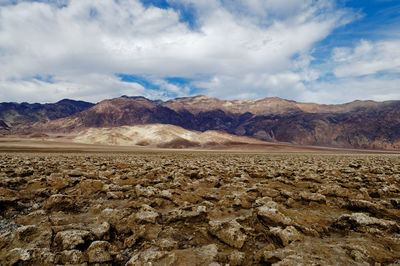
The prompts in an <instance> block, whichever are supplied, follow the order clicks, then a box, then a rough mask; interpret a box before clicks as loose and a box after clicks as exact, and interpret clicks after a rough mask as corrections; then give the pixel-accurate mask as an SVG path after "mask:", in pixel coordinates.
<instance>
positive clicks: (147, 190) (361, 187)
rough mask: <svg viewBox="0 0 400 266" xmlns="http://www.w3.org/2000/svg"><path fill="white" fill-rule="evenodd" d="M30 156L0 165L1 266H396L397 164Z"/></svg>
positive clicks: (399, 218) (399, 220)
mask: <svg viewBox="0 0 400 266" xmlns="http://www.w3.org/2000/svg"><path fill="white" fill-rule="evenodd" d="M80 147H81V146H80ZM81 148H82V147H81ZM10 149H11V148H10ZM14 149H16V148H15V146H14ZM76 149H78V148H76ZM16 150H17V149H16ZM38 151H39V150H38ZM40 151H41V152H30V153H22V152H15V151H14V152H10V151H9V152H2V153H0V192H1V193H0V262H1V264H2V265H57V264H59V265H65V264H74V265H95V264H96V265H226V264H229V265H266V264H267V265H268V264H276V265H298V264H300V263H302V264H304V265H310V264H314V265H332V264H334V265H369V264H372V265H374V264H375V265H380V264H382V265H390V264H392V265H398V264H399V263H400V155H398V154H343V153H342V154H326V153H325V154H322V153H316V152H313V153H289V154H283V153H255V152H253V153H250V152H248V153H239V152H232V153H231V152H211V151H202V152H201V151H181V152H178V151H157V152H155V151H145V150H143V151H136V152H125V153H121V152H119V153H117V152H115V153H94V152H91V153H86V152H79V153H76V152H73V151H74V150H73V149H72V150H68V152H62V153H61V152H57V153H47V152H46V150H40Z"/></svg>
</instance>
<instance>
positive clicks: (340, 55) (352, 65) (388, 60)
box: [332, 40, 400, 78]
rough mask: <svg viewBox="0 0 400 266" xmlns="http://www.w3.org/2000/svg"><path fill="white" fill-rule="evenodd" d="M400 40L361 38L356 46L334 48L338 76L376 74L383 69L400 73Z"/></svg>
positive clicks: (335, 70) (333, 56) (333, 57)
mask: <svg viewBox="0 0 400 266" xmlns="http://www.w3.org/2000/svg"><path fill="white" fill-rule="evenodd" d="M399 48H400V40H387V41H376V42H371V41H367V40H361V41H360V42H359V43H358V44H357V45H356V46H355V47H354V48H347V47H339V48H336V49H334V51H333V55H332V59H333V60H334V61H335V62H336V63H337V64H338V66H337V67H336V68H335V69H334V73H335V75H336V76H337V77H340V78H343V77H351V76H363V75H374V74H377V73H379V72H382V71H386V72H393V73H400V49H399Z"/></svg>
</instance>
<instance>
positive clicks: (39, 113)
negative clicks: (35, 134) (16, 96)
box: [0, 99, 94, 132]
mask: <svg viewBox="0 0 400 266" xmlns="http://www.w3.org/2000/svg"><path fill="white" fill-rule="evenodd" d="M92 106H94V104H92V103H88V102H83V101H74V100H68V99H64V100H61V101H59V102H57V103H46V104H40V103H33V104H30V103H25V102H24V103H13V102H4V103H0V128H7V129H14V130H15V128H17V129H18V128H19V127H20V126H22V127H27V126H29V125H31V124H33V123H36V122H47V121H50V120H55V119H59V118H62V117H67V116H71V115H73V114H76V113H79V112H81V111H83V110H86V109H88V108H90V107H92ZM13 132H14V131H13Z"/></svg>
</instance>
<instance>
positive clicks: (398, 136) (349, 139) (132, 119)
mask: <svg viewBox="0 0 400 266" xmlns="http://www.w3.org/2000/svg"><path fill="white" fill-rule="evenodd" d="M0 119H1V117H0ZM154 123H158V124H170V125H176V126H180V127H183V128H185V129H188V130H197V131H207V130H218V131H222V132H226V133H229V134H235V135H238V136H246V137H252V138H256V139H260V140H264V141H270V142H271V141H272V142H290V143H294V144H302V145H321V146H330V147H346V148H373V149H374V148H378V149H400V101H387V102H374V101H354V102H351V103H347V104H340V105H321V104H315V103H298V102H295V101H289V100H284V99H280V98H264V99H259V100H255V101H223V100H219V99H215V98H210V97H206V96H196V97H187V98H177V99H173V100H169V101H166V102H163V101H159V100H158V101H152V100H149V99H146V98H144V97H127V96H122V97H120V98H115V99H110V100H104V101H102V102H100V103H98V104H96V105H95V106H93V107H91V108H89V109H87V110H83V111H82V112H79V113H76V114H74V115H71V116H66V117H64V118H61V119H56V120H52V121H48V122H45V123H37V124H35V125H34V126H33V127H32V126H29V127H25V128H24V129H19V130H18V131H17V132H18V133H28V134H29V133H31V132H32V131H35V132H39V133H46V132H61V133H68V132H79V131H81V130H84V129H88V128H103V127H120V126H134V125H145V124H154Z"/></svg>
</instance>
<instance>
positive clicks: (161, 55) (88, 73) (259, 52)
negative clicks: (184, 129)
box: [0, 0, 387, 102]
mask: <svg viewBox="0 0 400 266" xmlns="http://www.w3.org/2000/svg"><path fill="white" fill-rule="evenodd" d="M168 2H169V3H170V4H171V6H174V4H175V5H181V6H189V5H190V7H191V8H192V9H194V10H196V18H195V19H196V27H195V28H193V27H191V26H190V25H189V23H188V22H187V21H185V19H184V18H182V11H181V10H179V9H174V8H171V7H170V8H158V7H155V6H152V5H148V6H144V5H143V4H142V3H141V2H140V1H139V0H129V1H128V0H119V1H114V0H102V1H97V0H71V1H34V2H32V1H3V2H1V5H0V25H1V26H0V62H1V64H0V98H1V99H2V100H13V101H21V100H22V99H26V100H28V101H41V102H44V101H54V100H58V99H60V98H64V97H70V98H79V99H85V100H91V101H98V100H101V99H102V98H110V97H116V96H119V95H122V94H128V95H135V94H140V95H144V96H147V97H153V98H154V97H161V98H163V97H168V95H176V96H185V95H189V94H190V93H191V90H190V86H195V87H198V88H200V89H202V90H203V92H204V93H206V94H208V95H211V96H217V97H221V98H260V97H265V96H275V95H277V96H281V97H286V98H290V99H296V97H297V98H300V97H302V95H305V94H304V93H305V92H307V88H306V86H305V85H304V84H305V83H308V82H314V81H315V80H317V78H318V75H319V72H318V71H316V70H313V69H312V67H310V63H311V61H312V60H313V59H312V57H311V52H312V49H313V47H314V46H315V44H316V43H317V42H319V41H321V40H323V39H324V38H325V37H326V36H328V35H329V34H330V33H331V32H332V31H333V30H334V29H335V28H337V27H339V26H341V25H343V24H345V23H348V22H349V21H351V20H352V19H354V18H355V17H356V16H355V15H354V14H353V13H351V12H350V11H349V10H344V9H337V8H336V7H335V5H334V1H333V0H332V1H315V0H298V1H295V0H284V1H269V0H265V1H260V0H235V1H225V0H204V1H197V0H196V1H195V0H168ZM54 3H56V4H54ZM243 10H244V11H243ZM378 46H379V45H378ZM385 47H386V46H385ZM381 49H382V50H385V49H387V48H381ZM356 50H357V49H356V48H355V49H354V50H349V51H347V50H342V51H341V50H340V48H338V49H337V50H336V51H335V53H334V59H335V60H336V61H337V62H338V64H341V65H340V66H339V67H338V68H337V69H335V73H337V75H338V76H340V77H342V76H343V75H349V74H341V73H346V69H343V68H345V67H346V64H347V65H349V64H351V62H353V63H355V62H357V56H356V55H355V54H356V53H357V51H356ZM367 53H368V52H367ZM379 55H380V52H379V53H378V54H376V58H378V57H379ZM346 58H347V59H346ZM352 58H356V59H352ZM361 59H362V58H361ZM351 60H353V61H351ZM346 62H347V63H346ZM349 62H350V63H349ZM341 67H342V69H341ZM370 69H371V68H370ZM372 69H375V70H376V69H379V67H373V68H372ZM366 71H367V70H366ZM369 71H371V70H369ZM116 73H126V74H134V75H141V76H144V77H146V78H147V79H148V80H149V82H152V83H153V84H156V85H158V86H159V87H160V90H158V91H156V90H151V89H148V88H144V87H143V86H142V85H140V84H138V83H134V82H130V83H129V82H124V81H122V80H121V79H120V78H118V77H117V76H116ZM347 73H348V71H347ZM38 76H51V77H53V78H52V80H51V82H48V81H47V82H46V81H44V80H40V79H39V80H38V79H37V77H38ZM168 77H182V78H188V79H190V80H192V82H191V83H190V84H185V85H181V84H172V83H170V82H168V80H167V79H166V78H168ZM232 90H233V91H234V92H235V94H234V95H233V93H232Z"/></svg>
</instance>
